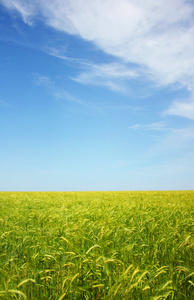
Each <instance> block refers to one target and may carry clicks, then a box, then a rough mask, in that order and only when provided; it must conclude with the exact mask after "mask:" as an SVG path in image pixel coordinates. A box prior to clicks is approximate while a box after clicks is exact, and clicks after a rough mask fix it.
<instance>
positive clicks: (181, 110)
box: [164, 98, 194, 120]
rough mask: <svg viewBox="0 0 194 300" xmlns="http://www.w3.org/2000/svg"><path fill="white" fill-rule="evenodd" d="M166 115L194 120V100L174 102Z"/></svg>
mask: <svg viewBox="0 0 194 300" xmlns="http://www.w3.org/2000/svg"><path fill="white" fill-rule="evenodd" d="M164 114H167V115H174V116H181V117H185V118H188V119H191V120H194V99H193V98H191V99H189V100H185V101H183V100H182V101H180V100H179V101H174V102H173V103H172V105H171V106H170V107H169V108H168V109H167V110H166V111H165V112H164Z"/></svg>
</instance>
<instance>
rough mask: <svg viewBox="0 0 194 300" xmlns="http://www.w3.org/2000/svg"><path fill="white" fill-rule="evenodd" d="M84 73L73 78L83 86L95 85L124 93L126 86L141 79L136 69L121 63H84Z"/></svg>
mask: <svg viewBox="0 0 194 300" xmlns="http://www.w3.org/2000/svg"><path fill="white" fill-rule="evenodd" d="M83 66H84V69H85V70H84V72H82V73H81V74H79V75H78V76H76V77H74V78H72V79H73V80H74V81H77V82H80V83H83V84H93V85H101V86H106V87H109V88H110V89H111V90H113V91H119V92H124V91H125V88H126V87H125V84H126V83H127V82H128V81H130V80H131V79H134V78H137V77H139V74H138V71H137V69H135V68H132V67H131V68H129V67H127V66H126V65H124V64H121V63H109V64H101V65H99V64H98V65H97V64H90V63H84V65H83Z"/></svg>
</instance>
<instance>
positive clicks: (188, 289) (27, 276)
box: [0, 191, 194, 300]
mask: <svg viewBox="0 0 194 300" xmlns="http://www.w3.org/2000/svg"><path fill="white" fill-rule="evenodd" d="M193 204H194V191H184V192H181V191H175V192H77V193H76V192H71V193H70V192H69V193H63V192H56V193H55V192H51V193H49V192H42V193H40V192H33V193H28V192H25V193H20V192H17V193H16V192H1V193H0V299H3V300H6V299H30V300H31V299H33V300H38V299H41V300H42V299H54V300H56V299H57V300H59V299H60V300H62V299H118V300H122V299H133V300H136V299H137V300H138V299H142V300H146V299H154V300H157V299H187V300H193V299H194V283H193V281H192V277H193V274H194V273H193V271H194V268H193V219H192V218H193V208H194V205H193Z"/></svg>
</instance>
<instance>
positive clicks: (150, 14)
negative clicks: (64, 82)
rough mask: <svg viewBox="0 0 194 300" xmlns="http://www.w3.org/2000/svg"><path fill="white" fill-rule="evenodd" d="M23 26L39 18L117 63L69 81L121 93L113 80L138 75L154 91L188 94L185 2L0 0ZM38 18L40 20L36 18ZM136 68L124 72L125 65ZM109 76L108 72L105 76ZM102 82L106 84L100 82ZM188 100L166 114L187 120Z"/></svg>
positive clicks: (192, 70)
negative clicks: (168, 88) (169, 88)
mask: <svg viewBox="0 0 194 300" xmlns="http://www.w3.org/2000/svg"><path fill="white" fill-rule="evenodd" d="M0 3H2V4H3V5H4V6H5V7H6V8H7V9H9V10H10V9H11V10H14V11H17V12H18V13H19V14H20V15H21V16H22V18H23V20H24V22H26V23H27V24H30V25H31V24H32V23H33V22H35V21H36V19H39V20H40V19H42V20H43V22H44V23H46V24H47V25H48V26H50V27H52V28H54V29H55V30H59V31H62V32H65V33H68V34H71V35H76V36H80V37H81V38H82V39H84V40H86V41H90V42H92V43H94V44H95V45H96V46H98V47H99V49H101V50H103V51H104V52H105V53H107V54H110V55H112V56H114V57H115V58H116V59H117V60H118V59H119V60H120V61H121V62H122V64H121V69H120V70H119V68H118V65H117V64H116V63H113V64H110V65H105V64H104V65H103V64H101V65H99V66H97V65H92V64H91V65H90V66H86V69H87V71H86V72H82V73H81V74H80V75H78V76H77V77H74V78H73V79H74V80H76V81H78V82H80V83H87V84H88V83H89V84H95V83H96V84H99V85H104V86H107V87H109V88H110V89H112V90H119V89H120V90H122V89H123V87H122V85H119V84H117V83H116V80H114V78H115V79H116V78H118V80H119V79H122V80H126V78H135V77H138V76H139V69H141V74H143V75H144V77H145V78H146V80H149V81H150V82H153V83H154V84H155V86H156V87H164V86H169V85H173V86H176V87H177V88H182V87H186V88H187V89H188V91H191V90H194V53H193V49H194V39H193V36H194V18H193V15H194V5H193V4H192V2H191V1H187V0H171V1H169V0H161V1H155V0H144V1H141V0H136V1H135V0H120V1H117V0H94V1H90V0H66V1H62V0H55V1H51V0H50V1H47V0H34V1H33V2H32V1H30V0H0ZM40 17H41V18H40ZM129 63H130V64H134V65H137V69H136V70H135V68H134V69H133V70H130V69H128V68H127V67H126V66H127V64H129ZM111 72H112V74H111ZM105 78H106V80H104V79H105ZM189 110H192V111H194V105H193V101H191V99H190V100H188V99H187V100H186V102H185V101H184V102H183V103H182V102H178V101H176V102H174V103H173V105H172V107H170V108H169V110H168V114H171V115H179V116H184V117H186V118H190V119H193V113H189Z"/></svg>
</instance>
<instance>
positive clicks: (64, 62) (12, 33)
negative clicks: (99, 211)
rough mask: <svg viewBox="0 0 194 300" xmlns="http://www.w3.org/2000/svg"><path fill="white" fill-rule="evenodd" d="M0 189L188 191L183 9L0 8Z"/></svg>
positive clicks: (182, 5)
mask: <svg viewBox="0 0 194 300" xmlns="http://www.w3.org/2000/svg"><path fill="white" fill-rule="evenodd" d="M0 70H1V72H0V190H1V191H87V190H96V191H97V190H171V189H179V190H180V189H183V190H184V189H194V2H193V1H192V0H190V1H189V0H170V1H169V0H160V1H155V0H0Z"/></svg>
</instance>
